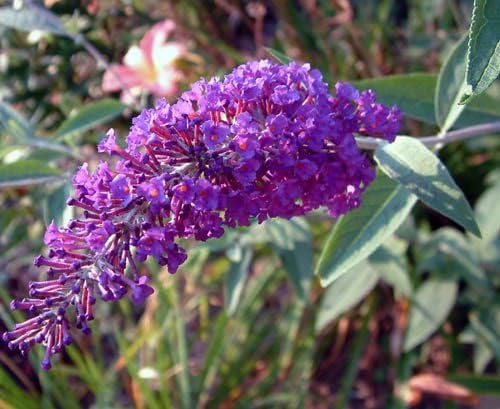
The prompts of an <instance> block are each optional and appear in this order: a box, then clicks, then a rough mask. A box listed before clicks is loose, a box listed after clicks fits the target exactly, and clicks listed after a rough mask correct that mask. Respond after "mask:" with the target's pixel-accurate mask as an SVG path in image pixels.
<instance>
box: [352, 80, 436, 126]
mask: <svg viewBox="0 0 500 409" xmlns="http://www.w3.org/2000/svg"><path fill="white" fill-rule="evenodd" d="M354 85H355V86H356V87H357V88H359V89H361V90H365V89H372V90H373V91H375V92H376V94H377V100H379V101H380V102H383V103H384V104H388V105H394V104H395V105H397V106H398V108H399V109H400V110H401V111H403V112H404V113H405V115H408V116H411V117H413V118H417V119H420V120H421V121H424V122H428V123H434V90H435V88H436V76H435V75H431V74H420V73H414V74H405V75H391V76H385V77H380V78H373V79H368V80H361V81H355V82H354Z"/></svg>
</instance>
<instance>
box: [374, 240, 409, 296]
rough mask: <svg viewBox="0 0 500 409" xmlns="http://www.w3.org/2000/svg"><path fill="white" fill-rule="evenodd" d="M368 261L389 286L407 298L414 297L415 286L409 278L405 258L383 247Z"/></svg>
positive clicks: (387, 247) (385, 246)
mask: <svg viewBox="0 0 500 409" xmlns="http://www.w3.org/2000/svg"><path fill="white" fill-rule="evenodd" d="M368 260H369V261H370V264H371V265H372V266H373V268H374V269H375V270H376V271H377V273H378V275H379V276H380V278H381V279H382V280H384V281H385V282H386V283H387V284H389V285H390V286H392V287H393V288H394V289H395V290H397V291H398V292H399V293H401V294H402V295H405V296H406V297H410V296H411V295H412V293H413V286H412V284H411V281H410V277H409V276H408V266H407V265H405V263H404V260H405V258H404V256H402V255H400V254H397V253H396V252H394V251H393V250H392V249H391V248H390V247H389V246H387V245H383V246H381V247H379V248H378V249H377V250H376V251H375V252H374V253H373V254H372V255H371V256H370V257H369V258H368Z"/></svg>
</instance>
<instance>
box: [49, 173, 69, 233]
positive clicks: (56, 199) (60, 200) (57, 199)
mask: <svg viewBox="0 0 500 409" xmlns="http://www.w3.org/2000/svg"><path fill="white" fill-rule="evenodd" d="M71 191H72V186H71V183H70V182H67V183H64V184H62V185H61V186H59V187H58V188H57V189H55V190H54V191H53V192H51V193H50V194H48V195H47V193H45V197H44V198H43V218H44V221H45V223H46V224H47V225H48V224H49V223H50V222H52V220H53V221H54V222H55V223H56V224H57V225H58V226H65V225H66V223H67V222H68V221H69V220H70V219H72V218H73V215H74V207H73V206H68V205H66V201H67V200H68V198H69V196H70V195H71Z"/></svg>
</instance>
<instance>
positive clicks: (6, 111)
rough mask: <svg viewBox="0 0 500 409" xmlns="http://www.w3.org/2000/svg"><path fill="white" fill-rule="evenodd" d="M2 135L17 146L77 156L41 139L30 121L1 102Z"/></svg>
mask: <svg viewBox="0 0 500 409" xmlns="http://www.w3.org/2000/svg"><path fill="white" fill-rule="evenodd" d="M0 133H5V134H7V136H9V137H10V138H12V139H13V140H14V141H15V142H16V143H17V144H19V145H22V146H29V147H32V148H39V149H49V150H51V151H55V152H61V153H64V154H66V155H72V156H76V153H75V152H73V151H72V150H71V149H70V148H68V147H67V146H64V145H61V144H59V143H56V142H53V141H51V140H49V139H44V138H39V137H37V136H36V133H35V130H34V129H33V127H32V126H31V125H30V123H29V121H28V120H27V119H26V118H25V117H24V116H23V115H22V114H21V113H20V112H18V111H17V110H15V109H14V108H13V107H12V106H10V105H9V104H7V103H6V102H3V101H1V100H0Z"/></svg>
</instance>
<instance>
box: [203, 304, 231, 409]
mask: <svg viewBox="0 0 500 409" xmlns="http://www.w3.org/2000/svg"><path fill="white" fill-rule="evenodd" d="M228 321H229V317H228V315H227V314H226V312H225V311H224V310H222V311H221V312H220V313H219V315H218V317H217V321H216V322H215V325H214V329H213V333H212V337H211V339H210V344H209V345H208V348H207V351H206V353H205V359H204V361H203V369H202V371H201V374H200V376H199V379H198V381H199V395H198V406H199V404H200V403H201V401H202V400H203V398H204V397H206V396H207V395H208V394H209V392H210V390H209V388H210V386H211V382H212V381H213V377H214V375H215V371H216V370H217V368H218V365H219V362H220V360H221V358H222V355H223V353H224V346H225V342H224V339H225V337H224V336H225V334H226V330H227V326H228Z"/></svg>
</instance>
